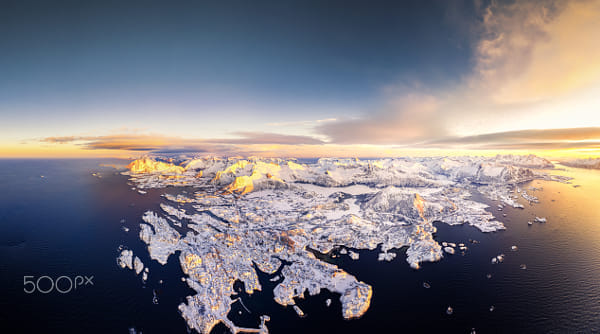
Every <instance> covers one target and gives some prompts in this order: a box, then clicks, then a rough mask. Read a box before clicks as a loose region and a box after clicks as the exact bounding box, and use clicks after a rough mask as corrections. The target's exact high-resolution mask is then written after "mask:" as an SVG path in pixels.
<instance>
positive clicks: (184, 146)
mask: <svg viewBox="0 0 600 334" xmlns="http://www.w3.org/2000/svg"><path fill="white" fill-rule="evenodd" d="M233 134H234V135H236V136H238V137H239V138H210V139H189V138H180V137H168V136H162V135H152V134H145V135H136V134H126V135H106V136H65V137H47V138H42V139H40V141H41V142H45V143H52V144H67V143H71V144H75V145H78V146H80V147H81V148H83V149H86V150H122V151H141V152H155V153H189V152H211V153H221V154H223V153H230V152H239V151H243V150H244V148H245V147H248V146H252V145H321V144H323V143H324V142H323V141H321V140H319V139H316V138H313V137H309V136H294V135H285V134H278V133H264V132H236V133H233Z"/></svg>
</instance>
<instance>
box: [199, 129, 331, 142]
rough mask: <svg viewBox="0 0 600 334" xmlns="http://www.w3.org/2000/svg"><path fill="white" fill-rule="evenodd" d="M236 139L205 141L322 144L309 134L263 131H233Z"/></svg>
mask: <svg viewBox="0 0 600 334" xmlns="http://www.w3.org/2000/svg"><path fill="white" fill-rule="evenodd" d="M233 134H234V135H236V136H239V137H240V138H238V139H210V140H207V142H211V143H222V144H244V145H253V144H281V145H288V144H289V145H317V144H324V142H323V141H322V140H320V139H317V138H313V137H309V136H294V135H284V134H279V133H265V132H246V131H240V132H234V133H233Z"/></svg>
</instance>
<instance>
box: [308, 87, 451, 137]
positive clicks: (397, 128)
mask: <svg viewBox="0 0 600 334" xmlns="http://www.w3.org/2000/svg"><path fill="white" fill-rule="evenodd" d="M439 113H440V102H439V101H438V99H437V98H435V97H434V96H430V95H423V94H417V93H413V94H408V95H404V96H401V97H399V98H396V99H393V100H390V101H389V102H388V103H387V105H386V106H385V107H384V108H383V109H382V110H379V111H375V112H373V113H371V114H367V115H365V116H364V117H363V118H360V119H345V120H340V121H338V122H330V123H327V124H323V125H320V126H318V127H317V128H316V130H317V132H319V133H322V134H325V135H327V136H328V137H329V138H330V140H331V142H333V143H337V144H384V145H386V144H397V143H402V142H407V141H410V142H418V141H422V140H425V139H427V138H430V137H431V135H432V134H437V135H444V134H445V130H444V128H443V126H442V124H441V123H440V122H438V121H437V118H436V115H438V114H439Z"/></svg>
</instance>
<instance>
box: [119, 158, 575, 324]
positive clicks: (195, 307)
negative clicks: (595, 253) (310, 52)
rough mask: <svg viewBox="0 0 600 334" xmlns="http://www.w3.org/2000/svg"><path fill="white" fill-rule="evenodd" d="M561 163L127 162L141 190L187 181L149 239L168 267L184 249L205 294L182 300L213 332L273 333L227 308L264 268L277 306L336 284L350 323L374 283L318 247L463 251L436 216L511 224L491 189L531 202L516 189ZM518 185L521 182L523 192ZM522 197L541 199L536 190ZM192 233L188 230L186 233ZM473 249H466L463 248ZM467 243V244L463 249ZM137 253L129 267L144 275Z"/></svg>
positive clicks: (410, 256) (147, 217)
mask: <svg viewBox="0 0 600 334" xmlns="http://www.w3.org/2000/svg"><path fill="white" fill-rule="evenodd" d="M549 168H553V165H552V164H551V163H550V162H549V161H548V160H545V159H542V158H539V157H536V156H531V155H530V156H496V157H493V158H482V157H457V158H402V159H380V160H357V159H320V160H318V161H317V162H316V163H314V164H298V163H297V162H296V161H295V160H293V159H291V160H290V159H262V158H248V159H243V158H224V159H221V158H197V159H188V160H183V161H178V162H176V161H168V160H160V161H159V160H156V159H152V158H144V159H140V160H136V161H134V162H132V163H131V164H130V165H129V169H130V171H129V172H126V174H127V175H129V176H130V180H131V181H132V182H133V183H134V184H135V185H136V187H137V188H138V189H148V188H165V187H169V186H174V187H178V186H186V187H191V188H192V189H193V191H192V192H190V191H189V189H190V188H186V189H187V191H186V192H185V193H183V192H182V193H180V194H179V195H169V194H164V196H163V198H164V199H165V203H162V204H161V206H160V207H161V210H162V211H161V212H152V211H148V212H146V213H145V214H144V216H143V220H144V222H145V223H143V224H140V232H139V235H140V238H141V239H142V240H143V241H144V242H145V243H146V244H147V245H148V251H149V254H150V257H151V258H152V259H155V260H157V261H158V262H159V263H161V264H166V263H167V261H168V259H169V257H170V256H171V255H172V254H175V253H176V252H179V262H180V264H181V267H182V269H183V272H184V273H185V275H186V278H185V280H186V282H187V284H188V285H189V286H190V287H191V288H192V289H193V290H195V291H196V294H195V295H193V296H188V297H187V302H186V303H182V304H181V305H179V310H180V311H181V314H182V316H183V317H184V318H185V319H186V321H187V323H188V325H189V326H190V327H191V328H194V329H195V330H197V331H198V332H200V333H209V332H210V331H211V329H212V328H213V327H214V326H215V325H216V324H218V323H219V322H222V323H223V324H225V325H226V326H227V327H228V328H229V329H230V330H231V331H232V332H234V333H237V332H247V331H252V332H259V333H267V332H268V329H267V325H266V322H267V321H268V320H269V317H268V316H267V315H264V316H262V317H261V325H260V327H259V328H256V329H250V328H241V327H238V326H237V325H235V324H234V323H233V322H232V321H231V320H230V319H228V317H227V314H228V313H229V311H230V310H231V304H233V303H235V302H237V299H236V298H234V299H232V296H234V297H235V295H236V293H235V291H234V289H233V285H234V282H236V281H238V280H239V281H241V282H242V283H243V284H244V288H245V290H246V292H247V293H249V294H251V293H253V292H254V291H260V290H261V289H262V287H261V284H260V282H259V280H258V275H257V272H256V270H257V269H258V270H260V271H262V272H265V273H268V274H275V273H278V275H280V276H281V277H282V280H281V281H280V282H279V284H278V285H277V286H276V287H275V289H274V291H273V292H274V299H275V301H276V302H277V303H279V304H281V305H285V306H288V305H289V306H291V307H294V309H295V310H296V312H297V313H298V314H304V313H303V312H302V310H300V308H299V307H298V306H297V305H296V304H295V301H294V298H298V297H302V296H303V295H304V292H305V291H307V292H308V293H309V294H310V295H315V294H319V293H320V291H321V289H327V290H329V291H332V292H338V293H339V294H340V295H341V297H340V301H341V304H342V315H343V317H344V318H346V319H351V318H356V317H360V316H362V315H363V314H364V313H365V312H366V311H367V310H368V308H369V305H370V301H371V296H372V292H373V289H372V287H371V286H370V285H368V284H366V283H364V282H361V281H359V279H357V278H356V277H354V276H353V275H351V274H349V273H347V272H345V271H344V270H342V269H340V268H338V267H337V266H335V265H333V264H330V263H327V262H324V261H322V260H319V259H318V258H317V256H315V254H316V252H319V253H329V252H330V251H332V250H333V249H336V248H343V249H344V252H347V251H348V250H349V251H350V252H349V254H350V257H351V258H352V259H358V258H359V256H358V253H357V252H355V251H356V250H360V249H370V250H374V249H377V248H378V247H380V249H381V253H380V256H379V259H380V260H386V261H391V260H393V259H394V258H395V257H396V253H395V252H392V250H394V249H399V248H402V247H407V248H406V261H407V262H408V264H409V265H410V266H411V267H412V268H415V269H418V268H419V267H420V266H421V264H422V263H423V262H434V261H438V260H440V259H442V258H443V257H444V249H445V251H446V253H447V254H454V251H455V250H454V248H453V247H449V246H447V245H446V246H444V247H445V248H444V249H442V246H441V245H440V244H439V243H438V242H437V241H436V240H434V238H433V234H434V233H435V232H436V228H435V227H434V226H433V223H434V222H444V223H446V224H449V225H457V224H469V225H472V226H474V227H476V228H478V229H479V230H481V231H482V232H494V231H497V230H502V229H504V228H505V227H504V225H503V224H502V222H500V221H498V220H496V218H495V217H494V215H493V214H492V213H490V211H491V210H490V211H488V210H486V209H487V208H488V206H487V205H486V204H484V203H482V202H479V201H477V200H475V198H476V197H475V196H472V195H473V194H475V193H477V194H481V195H482V196H483V197H484V198H487V199H489V200H498V201H500V202H501V203H502V204H500V205H499V210H501V209H502V207H503V206H511V207H515V208H520V207H522V204H519V203H518V202H517V199H518V197H517V196H515V195H514V194H513V193H512V192H513V191H514V190H515V189H516V188H517V187H518V184H520V183H523V182H527V181H530V180H534V179H544V180H552V181H560V182H566V181H567V179H566V178H564V177H559V176H552V175H549V174H547V173H544V172H541V171H539V169H549ZM519 190H520V189H519ZM526 196H530V195H527V194H526V193H525V192H524V193H523V196H522V197H523V198H525V199H527V200H529V201H532V200H533V198H526ZM182 231H184V232H182ZM463 248H464V249H463ZM460 249H461V250H466V247H465V246H464V245H462V246H461V247H460ZM132 256H133V254H131V253H130V252H129V251H124V253H123V254H121V257H120V258H119V263H120V265H121V266H123V267H129V268H133V267H135V269H136V272H137V273H139V272H140V271H141V268H143V264H141V262H140V264H139V265H138V263H137V261H138V260H139V259H138V258H137V257H136V261H135V262H136V263H135V264H132Z"/></svg>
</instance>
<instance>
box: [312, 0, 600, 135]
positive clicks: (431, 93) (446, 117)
mask: <svg viewBox="0 0 600 334" xmlns="http://www.w3.org/2000/svg"><path fill="white" fill-rule="evenodd" d="M479 10H480V14H481V21H480V22H479V23H478V24H468V25H467V24H465V26H466V27H469V29H471V34H472V39H473V41H472V46H473V48H472V64H473V65H472V68H471V69H470V70H469V71H468V72H467V73H466V74H465V76H464V77H463V78H461V79H459V80H458V81H457V82H456V84H455V85H453V86H445V87H423V85H414V87H408V88H406V87H405V88H403V89H396V88H392V89H391V91H390V89H387V88H386V87H389V86H392V87H395V85H387V86H385V87H384V88H385V89H384V92H383V94H382V97H381V100H382V102H381V103H379V106H374V107H373V109H372V110H369V111H365V112H364V113H363V114H362V115H361V116H360V117H358V118H354V119H338V120H337V121H334V122H329V123H326V124H320V125H316V126H315V131H316V133H318V134H319V135H322V136H324V137H325V138H329V140H330V142H331V143H337V144H390V145H405V146H419V145H421V144H423V143H424V142H431V141H433V142H435V141H436V140H437V141H439V140H443V139H447V138H450V137H455V138H456V137H464V136H467V135H475V134H482V133H494V132H505V131H508V130H512V129H524V130H526V129H536V128H558V127H561V126H564V127H580V126H597V125H598V126H600V123H599V120H598V118H597V117H595V116H594V115H596V113H597V112H598V108H600V102H599V100H598V99H597V96H598V95H600V61H598V59H600V43H596V40H597V39H598V36H597V34H598V31H600V20H598V17H600V1H598V0H594V1H580V0H575V1H569V2H567V1H550V0H542V1H511V2H504V1H491V2H490V3H489V5H487V6H481V7H480V8H479ZM398 86H400V87H402V83H399V84H398ZM485 139H486V138H485V137H483V138H481V137H471V140H485ZM505 139H506V140H508V139H509V138H505ZM532 144H534V143H533V142H532ZM538 144H539V143H538ZM473 146H475V145H473ZM537 146H539V145H537Z"/></svg>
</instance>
